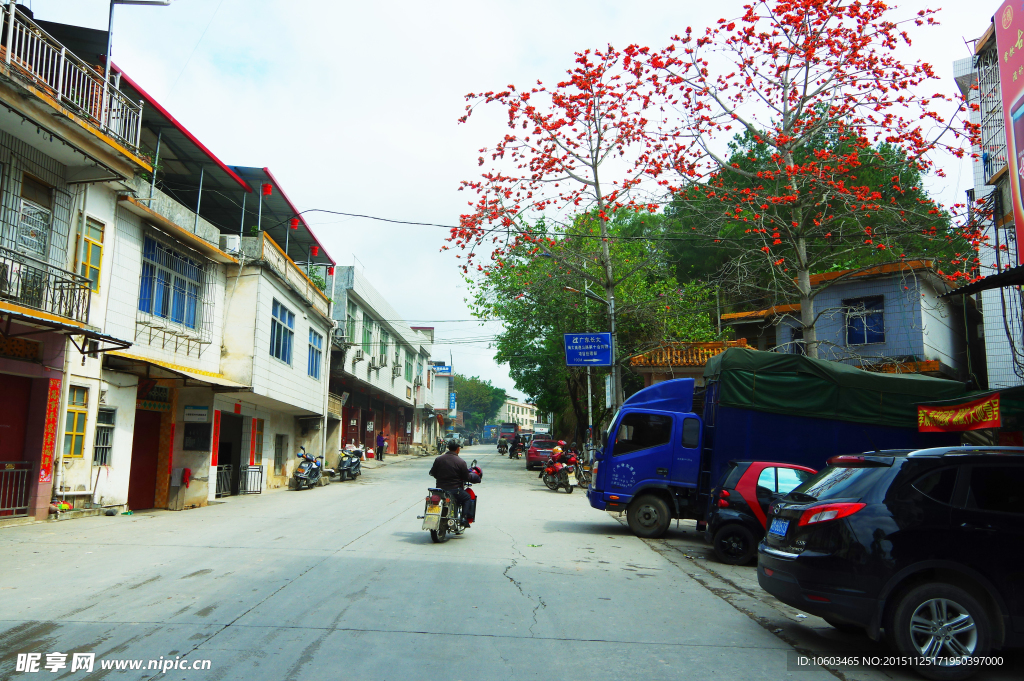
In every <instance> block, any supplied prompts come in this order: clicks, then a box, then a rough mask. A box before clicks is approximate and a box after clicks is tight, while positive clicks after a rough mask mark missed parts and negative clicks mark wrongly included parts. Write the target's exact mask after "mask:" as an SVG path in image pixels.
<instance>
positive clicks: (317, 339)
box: [307, 329, 324, 381]
mask: <svg viewBox="0 0 1024 681" xmlns="http://www.w3.org/2000/svg"><path fill="white" fill-rule="evenodd" d="M323 355H324V337H323V336H321V335H320V334H318V333H317V332H316V331H314V330H313V329H310V330H309V363H308V369H307V370H308V372H309V375H310V376H312V377H313V378H315V379H316V380H318V381H319V380H320V363H321V361H322V359H323Z"/></svg>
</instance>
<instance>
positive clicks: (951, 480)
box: [911, 468, 957, 504]
mask: <svg viewBox="0 0 1024 681" xmlns="http://www.w3.org/2000/svg"><path fill="white" fill-rule="evenodd" d="M956 472H957V469H956V468H941V469H939V470H937V471H932V472H931V473H927V474H925V475H923V476H921V477H920V478H918V479H917V480H915V481H914V484H913V485H911V487H913V488H914V490H915V491H917V492H919V493H920V494H923V495H924V496H926V497H928V498H929V499H931V500H932V501H937V502H939V503H940V504H949V503H950V502H951V501H952V500H953V489H954V488H955V487H956Z"/></svg>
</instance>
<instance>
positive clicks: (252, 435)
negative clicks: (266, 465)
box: [249, 419, 256, 466]
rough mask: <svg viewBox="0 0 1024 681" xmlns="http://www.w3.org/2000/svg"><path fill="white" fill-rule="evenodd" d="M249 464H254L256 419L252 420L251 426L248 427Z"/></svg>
mask: <svg viewBox="0 0 1024 681" xmlns="http://www.w3.org/2000/svg"><path fill="white" fill-rule="evenodd" d="M249 465H250V466H255V465H256V419H253V420H252V428H250V429H249Z"/></svg>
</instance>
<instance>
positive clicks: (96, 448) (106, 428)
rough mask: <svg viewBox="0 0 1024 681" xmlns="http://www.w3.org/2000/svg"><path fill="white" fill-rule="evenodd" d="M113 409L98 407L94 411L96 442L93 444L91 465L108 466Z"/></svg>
mask: <svg viewBox="0 0 1024 681" xmlns="http://www.w3.org/2000/svg"><path fill="white" fill-rule="evenodd" d="M114 415H115V411H114V410H113V409H100V410H99V411H98V412H96V442H95V443H94V444H93V450H92V465H93V466H109V465H110V450H111V448H112V446H113V442H114Z"/></svg>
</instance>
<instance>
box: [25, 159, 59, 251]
mask: <svg viewBox="0 0 1024 681" xmlns="http://www.w3.org/2000/svg"><path fill="white" fill-rule="evenodd" d="M20 208H21V210H20V215H19V216H18V245H19V246H21V247H22V248H23V249H24V250H26V251H28V252H30V253H32V254H34V255H36V256H38V257H41V258H43V259H44V260H46V259H47V257H46V256H47V247H48V245H49V241H50V228H51V227H52V225H53V189H52V188H51V187H49V186H48V185H46V184H44V183H43V182H40V181H39V180H37V179H36V178H34V177H32V176H31V175H22V178H21V206H20Z"/></svg>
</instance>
